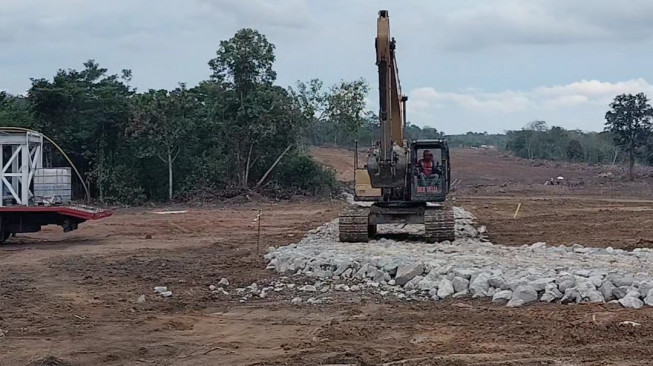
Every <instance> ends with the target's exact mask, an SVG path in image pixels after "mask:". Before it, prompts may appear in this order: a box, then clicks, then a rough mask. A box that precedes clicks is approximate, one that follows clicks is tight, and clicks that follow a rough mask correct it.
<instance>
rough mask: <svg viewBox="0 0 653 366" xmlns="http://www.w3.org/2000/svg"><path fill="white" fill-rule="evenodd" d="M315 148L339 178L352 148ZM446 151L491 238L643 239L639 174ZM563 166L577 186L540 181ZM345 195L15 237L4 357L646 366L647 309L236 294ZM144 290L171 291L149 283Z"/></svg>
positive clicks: (0, 257) (24, 361)
mask: <svg viewBox="0 0 653 366" xmlns="http://www.w3.org/2000/svg"><path fill="white" fill-rule="evenodd" d="M313 153H314V154H315V155H316V156H317V157H318V159H320V160H322V161H326V162H327V163H329V164H331V165H332V166H333V167H334V168H335V169H337V170H338V171H339V172H340V174H341V179H343V180H345V181H347V180H350V179H348V178H347V174H349V173H348V171H349V170H348V169H351V163H352V161H353V158H352V153H351V152H347V151H342V150H336V149H316V150H314V151H313ZM338 157H340V158H338ZM453 161H454V164H455V167H454V172H455V174H456V177H455V178H456V179H458V180H459V181H460V183H459V185H458V187H457V191H456V192H454V198H455V200H456V204H457V205H461V206H463V207H465V208H466V209H468V210H470V211H471V212H473V213H474V214H475V215H476V216H477V217H478V219H479V221H480V223H482V224H484V225H486V226H487V228H488V231H489V234H490V239H491V240H492V241H493V242H495V243H500V244H506V245H522V244H531V243H534V242H538V241H545V242H547V243H550V244H552V245H558V244H572V243H579V244H582V245H586V246H602V247H607V246H612V247H615V248H626V249H631V248H634V247H642V246H645V247H652V246H653V234H652V233H651V230H649V227H651V223H652V222H653V201H652V200H651V196H650V193H647V190H648V189H650V182H649V181H648V180H647V179H648V178H640V179H639V180H638V181H637V182H635V183H626V182H623V181H621V180H620V178H614V179H611V180H610V181H604V180H602V178H599V177H598V175H599V174H601V173H602V172H605V171H606V169H605V168H602V167H589V166H575V165H560V166H555V165H554V164H550V163H533V162H528V161H523V160H520V159H514V158H511V157H507V156H504V155H502V154H500V153H497V152H491V151H484V150H456V151H454V154H453ZM540 164H542V165H540ZM558 175H562V176H564V177H565V178H566V180H567V179H568V180H570V181H571V180H574V181H580V180H583V181H584V182H585V183H584V185H582V186H573V187H572V186H564V187H559V186H554V187H551V186H544V185H543V182H544V181H546V179H548V178H549V177H550V176H558ZM602 190H603V191H602ZM519 203H521V208H520V210H519V212H518V214H517V215H516V218H515V211H516V208H517V205H518V204H519ZM343 207H344V203H343V202H341V201H337V200H333V201H329V200H322V201H317V200H295V201H291V202H279V203H270V202H264V203H261V204H256V203H242V204H236V203H233V202H232V203H226V204H221V205H215V206H210V205H207V206H203V207H174V208H168V209H174V210H185V211H187V212H186V213H178V214H167V215H160V214H156V213H155V212H158V211H160V210H161V209H160V208H131V209H121V210H117V211H116V212H115V214H114V215H113V216H111V217H109V218H107V219H104V220H100V221H96V222H88V223H84V224H82V225H81V227H80V229H79V230H77V231H75V232H72V233H67V234H64V233H61V232H60V230H59V229H58V228H47V229H46V230H44V231H43V232H41V233H38V234H30V235H19V236H18V237H17V238H12V239H11V240H10V241H9V242H8V243H7V244H5V245H2V246H0V309H1V310H0V365H59V366H63V365H65V366H71V365H147V364H154V365H324V364H341V365H342V364H352V365H383V364H386V365H648V364H650V359H651V351H650V343H651V342H652V341H653V308H648V307H645V308H642V309H640V310H636V311H635V310H626V309H621V308H618V307H614V306H610V305H596V304H593V305H590V304H584V305H550V304H536V305H533V306H527V307H523V308H518V309H512V308H506V307H504V306H501V305H497V304H492V303H491V302H488V301H486V300H447V301H441V302H437V303H436V302H428V303H399V302H388V301H384V300H382V299H380V298H378V297H375V296H372V295H368V294H365V293H356V294H354V293H346V294H344V295H342V296H340V297H338V301H337V303H335V304H323V305H300V306H292V305H290V302H289V300H290V299H291V298H292V297H294V294H292V293H271V294H270V295H269V296H268V297H266V298H263V299H261V298H252V299H249V300H247V301H245V302H240V301H239V300H240V297H239V296H232V295H233V293H234V289H235V288H236V287H243V286H246V285H249V284H251V283H252V282H257V283H258V284H259V286H264V285H265V284H269V283H272V282H274V281H276V280H277V279H278V278H279V277H278V276H277V275H276V274H274V273H273V272H271V271H269V270H266V269H265V262H264V261H263V260H262V254H263V253H264V252H265V250H266V248H267V247H268V246H271V245H274V246H276V245H285V244H290V243H293V242H295V241H297V240H298V239H299V238H300V237H301V236H302V235H304V234H305V233H306V232H307V231H308V230H310V229H312V228H314V227H316V226H319V225H320V224H322V223H324V222H326V221H329V220H332V219H334V218H336V217H337V215H338V212H339V211H340V210H341V209H342V208H343ZM259 209H262V212H263V216H262V221H261V237H260V243H261V245H260V247H259V248H258V252H259V254H258V255H257V243H258V236H257V226H256V223H255V222H254V221H253V220H254V218H255V217H256V215H257V214H258V210H259ZM223 277H225V278H227V279H228V280H229V281H230V285H229V286H228V287H227V290H228V291H230V294H232V295H229V296H226V295H214V294H212V293H211V291H209V289H208V286H209V285H211V284H214V285H217V283H218V281H219V280H220V279H221V278H223ZM297 281H298V283H300V282H301V279H297ZM154 286H168V287H169V289H170V290H171V291H172V292H173V295H172V296H171V297H169V298H163V297H161V296H159V295H156V294H154V293H153V288H154ZM141 295H145V299H146V301H145V302H143V303H139V302H138V301H137V299H138V298H139V297H140V296H141ZM623 321H633V322H636V323H639V324H640V325H639V326H632V325H621V324H620V323H621V322H623Z"/></svg>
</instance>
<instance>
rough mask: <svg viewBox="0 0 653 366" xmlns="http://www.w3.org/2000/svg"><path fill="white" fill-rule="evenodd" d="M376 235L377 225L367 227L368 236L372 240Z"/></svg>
mask: <svg viewBox="0 0 653 366" xmlns="http://www.w3.org/2000/svg"><path fill="white" fill-rule="evenodd" d="M374 235H376V225H367V236H368V237H370V238H372V237H374Z"/></svg>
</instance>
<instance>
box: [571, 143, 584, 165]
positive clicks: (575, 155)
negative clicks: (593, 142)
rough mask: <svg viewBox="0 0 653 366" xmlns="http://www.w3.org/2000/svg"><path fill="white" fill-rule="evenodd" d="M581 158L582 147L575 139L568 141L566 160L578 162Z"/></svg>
mask: <svg viewBox="0 0 653 366" xmlns="http://www.w3.org/2000/svg"><path fill="white" fill-rule="evenodd" d="M582 157H583V145H581V144H580V141H578V140H576V139H572V140H569V142H568V143H567V159H569V160H571V161H578V160H579V159H580V158H582Z"/></svg>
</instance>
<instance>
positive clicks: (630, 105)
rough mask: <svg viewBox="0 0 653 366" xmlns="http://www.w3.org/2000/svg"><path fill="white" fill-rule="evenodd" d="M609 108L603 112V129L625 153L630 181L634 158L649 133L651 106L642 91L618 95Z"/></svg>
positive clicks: (632, 174)
mask: <svg viewBox="0 0 653 366" xmlns="http://www.w3.org/2000/svg"><path fill="white" fill-rule="evenodd" d="M610 108H611V110H610V111H608V112H607V113H606V114H605V119H606V122H605V126H606V127H605V129H606V131H610V132H611V133H612V134H613V136H614V142H615V145H617V146H618V147H619V148H620V149H621V150H622V151H624V152H625V153H626V155H627V157H628V172H629V177H630V180H631V181H632V180H634V179H635V177H634V173H633V168H634V166H635V158H636V157H637V155H638V153H639V151H640V149H641V148H642V147H643V146H645V145H646V143H647V142H648V139H649V136H650V134H651V127H652V126H651V118H653V108H651V105H650V104H649V102H648V97H647V96H646V95H645V94H644V93H638V94H635V95H633V94H621V95H618V96H616V97H615V98H614V100H613V102H612V103H610Z"/></svg>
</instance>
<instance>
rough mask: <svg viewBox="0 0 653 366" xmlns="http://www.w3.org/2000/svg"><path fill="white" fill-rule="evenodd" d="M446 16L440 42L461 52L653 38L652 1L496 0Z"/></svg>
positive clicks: (442, 23) (439, 30)
mask: <svg viewBox="0 0 653 366" xmlns="http://www.w3.org/2000/svg"><path fill="white" fill-rule="evenodd" d="M474 4H475V6H464V7H462V8H460V9H457V10H453V11H451V12H449V13H446V14H445V15H443V16H442V17H441V20H440V21H441V26H439V27H438V30H437V32H438V34H440V35H441V36H440V37H438V43H439V44H440V45H441V46H443V47H444V48H446V49H449V50H456V51H478V50H479V49H482V48H488V47H493V46H506V45H552V44H578V43H587V42H593V43H606V42H637V41H644V40H650V39H651V35H652V34H653V22H650V16H649V15H648V14H651V13H652V12H653V2H651V1H647V0H632V1H613V0H592V2H591V4H589V3H588V2H585V1H578V0H529V1H523V0H493V1H492V2H483V3H481V4H480V5H479V4H478V3H474Z"/></svg>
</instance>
